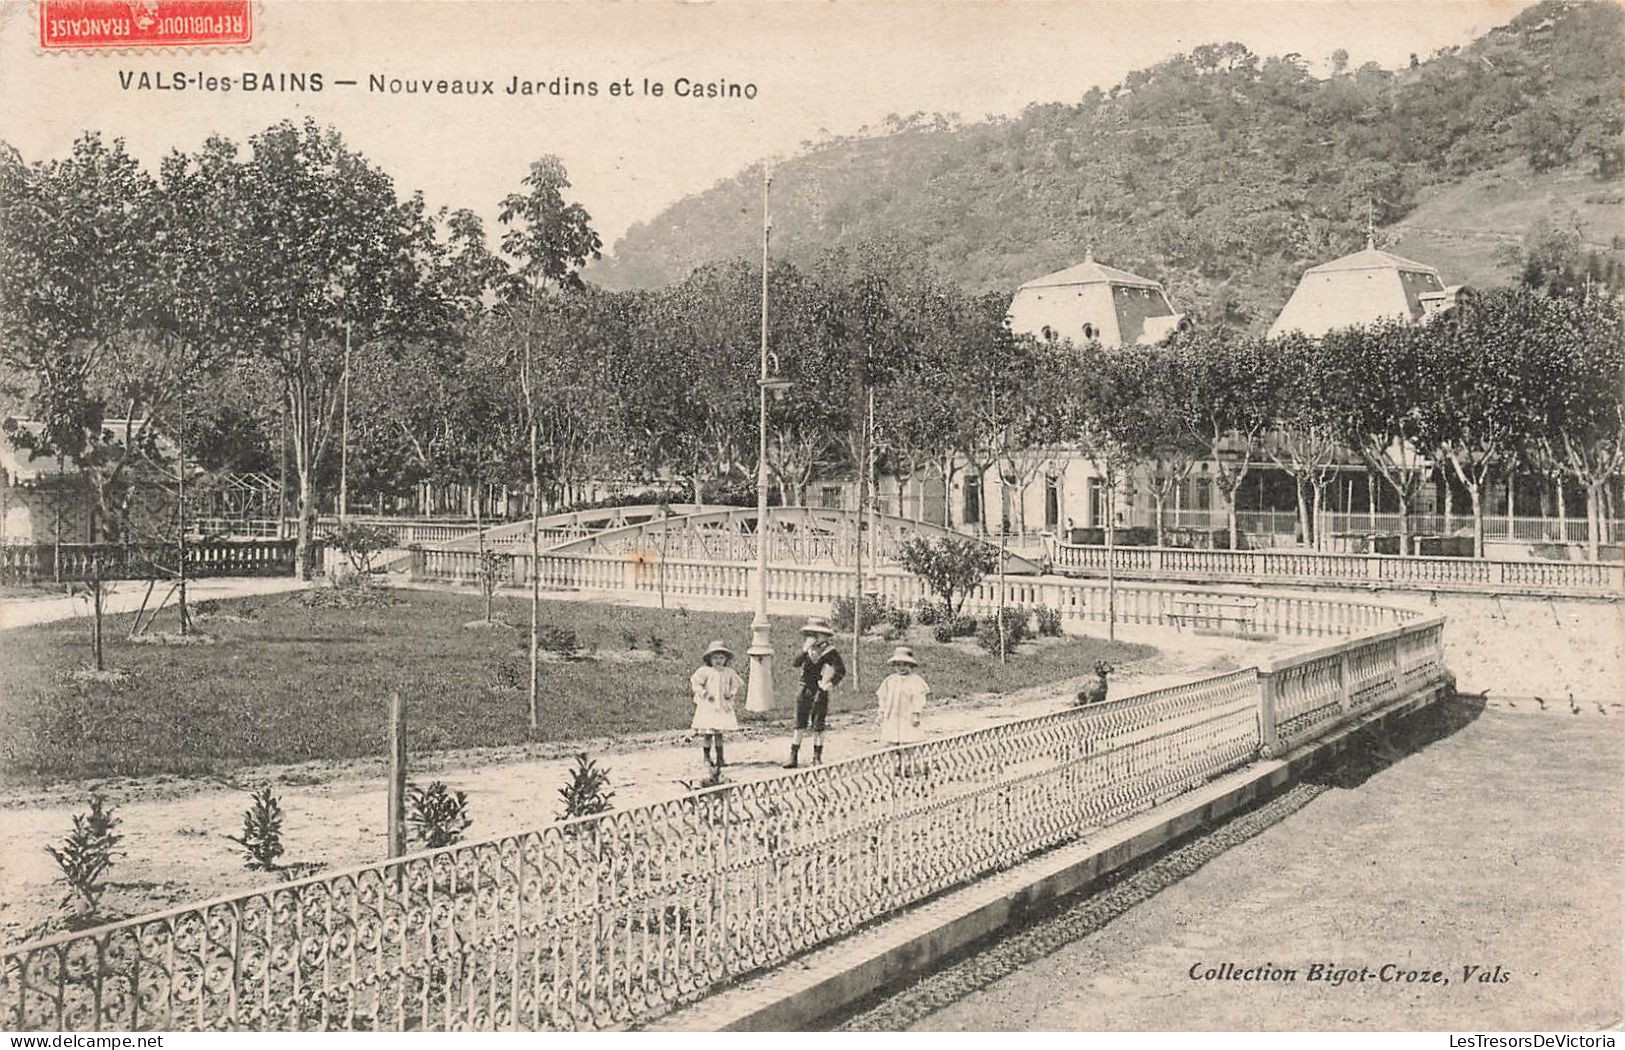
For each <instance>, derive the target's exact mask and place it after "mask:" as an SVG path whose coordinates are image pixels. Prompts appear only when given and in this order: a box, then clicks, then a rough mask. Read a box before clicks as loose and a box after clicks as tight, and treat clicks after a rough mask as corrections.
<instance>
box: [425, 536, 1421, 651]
mask: <svg viewBox="0 0 1625 1050" xmlns="http://www.w3.org/2000/svg"><path fill="white" fill-rule="evenodd" d="M501 557H503V558H504V559H506V560H505V562H504V568H503V570H502V572H501V574H500V578H501V579H503V580H504V581H511V582H512V583H514V584H526V583H528V582H529V580H530V564H531V558H530V555H529V554H528V553H523V554H519V553H512V552H504V553H503V554H502V555H501ZM541 566H542V567H541V582H542V585H543V586H544V587H547V588H552V589H571V590H593V591H630V592H636V593H643V594H654V593H656V592H658V591H660V590H661V589H662V588H664V589H665V592H666V593H667V594H668V595H669V596H672V597H675V598H683V597H700V598H732V599H744V598H749V597H750V596H751V595H752V594H753V593H754V592H753V591H752V590H751V588H752V586H753V580H754V577H755V571H756V570H755V567H754V566H751V565H746V564H740V563H719V562H709V561H665V562H660V561H656V560H648V559H642V558H638V557H628V556H625V555H613V554H544V555H543V556H542V562H541ZM411 576H412V578H413V579H415V580H439V581H444V582H451V583H474V582H477V580H478V578H479V558H478V556H477V555H476V554H475V553H474V552H472V551H461V550H458V551H448V550H429V549H424V550H418V551H413V552H412V565H411ZM864 582H865V587H866V589H867V590H868V591H870V592H871V593H874V594H880V595H885V596H887V597H890V598H892V599H894V600H896V601H897V602H899V603H901V604H902V605H904V606H905V607H906V606H912V605H913V604H914V603H915V602H916V601H918V600H919V599H921V598H925V597H928V594H929V592H928V591H927V590H926V588H925V585H924V584H922V583H921V582H920V580H919V578H918V577H916V576H914V575H912V574H910V573H906V572H903V571H901V570H898V569H891V568H883V569H876V570H874V571H872V572H870V573H868V574H867V575H866V576H865V578H864ZM767 586H768V598H769V599H770V600H772V601H775V602H795V603H799V604H806V605H827V604H828V603H830V602H832V601H834V600H835V599H836V598H844V597H848V596H850V595H851V593H852V574H851V573H850V572H846V571H843V570H840V569H835V568H829V567H818V566H801V565H774V566H770V567H769V569H768V584H767ZM1116 591H1117V593H1116V599H1115V618H1116V621H1117V622H1118V623H1129V624H1145V625H1148V626H1163V627H1169V626H1176V625H1177V624H1178V622H1179V621H1178V617H1179V615H1180V614H1181V612H1182V611H1184V610H1182V608H1181V602H1182V601H1187V602H1188V601H1189V600H1190V599H1192V598H1201V597H1204V596H1208V597H1214V596H1221V595H1233V594H1236V593H1238V592H1237V591H1236V590H1235V589H1229V590H1227V589H1225V588H1223V587H1201V586H1190V585H1179V584H1161V583H1155V582H1150V581H1144V580H1123V581H1119V583H1118V585H1117V588H1116ZM1239 593H1245V594H1246V595H1247V596H1248V597H1250V598H1252V599H1254V603H1253V605H1252V606H1251V608H1250V610H1249V611H1248V613H1247V617H1248V618H1247V619H1246V621H1245V622H1243V623H1240V624H1239V626H1240V627H1241V628H1242V629H1244V630H1247V631H1249V632H1251V633H1257V634H1291V635H1311V636H1319V635H1340V634H1348V633H1350V632H1352V631H1366V630H1372V629H1375V628H1378V627H1384V626H1393V625H1395V624H1398V623H1400V622H1402V619H1403V617H1405V616H1407V615H1410V614H1408V613H1406V612H1403V611H1400V610H1396V609H1394V608H1393V607H1391V606H1387V605H1382V604H1378V603H1375V602H1370V601H1360V600H1358V599H1353V598H1343V597H1330V596H1326V595H1308V594H1305V595H1294V594H1260V593H1255V592H1252V591H1246V592H1239ZM1005 601H1006V602H1007V603H1009V604H1020V605H1027V606H1035V605H1047V606H1049V607H1051V608H1053V609H1057V610H1059V611H1060V614H1061V616H1062V618H1063V619H1065V620H1075V621H1079V622H1094V623H1104V622H1106V618H1107V608H1108V600H1107V585H1106V581H1105V580H1096V579H1087V578H1079V577H1068V576H1011V577H1009V578H1008V579H1007V581H1006V583H1005ZM998 605H999V585H998V582H997V581H996V580H992V579H989V580H984V581H983V582H982V583H981V585H980V586H978V587H976V588H975V589H973V590H972V591H971V593H970V594H969V595H968V596H967V597H966V599H965V609H966V611H968V612H971V613H983V612H990V611H992V610H994V609H996V608H997V607H998Z"/></svg>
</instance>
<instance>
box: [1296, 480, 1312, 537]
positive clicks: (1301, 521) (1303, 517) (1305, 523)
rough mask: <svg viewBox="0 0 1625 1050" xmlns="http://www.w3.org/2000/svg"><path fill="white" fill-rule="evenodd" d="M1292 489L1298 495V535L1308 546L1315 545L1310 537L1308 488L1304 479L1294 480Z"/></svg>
mask: <svg viewBox="0 0 1625 1050" xmlns="http://www.w3.org/2000/svg"><path fill="white" fill-rule="evenodd" d="M1292 488H1293V490H1294V491H1295V492H1296V493H1297V495H1298V535H1299V537H1301V540H1302V542H1303V543H1304V544H1305V545H1306V546H1310V545H1312V544H1313V540H1312V538H1311V537H1310V535H1309V501H1308V500H1306V499H1305V498H1304V489H1305V488H1306V486H1305V484H1304V481H1303V479H1302V478H1293V479H1292Z"/></svg>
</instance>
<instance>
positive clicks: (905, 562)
mask: <svg viewBox="0 0 1625 1050" xmlns="http://www.w3.org/2000/svg"><path fill="white" fill-rule="evenodd" d="M897 561H898V563H899V564H900V565H902V566H903V568H905V569H907V570H908V571H909V572H911V573H913V574H914V575H916V576H918V577H919V578H920V579H922V580H924V581H925V585H926V586H927V587H930V588H931V591H932V593H933V594H936V595H937V596H938V597H940V598H941V599H942V601H943V604H945V605H947V606H948V608H950V609H952V610H954V611H955V612H958V611H959V609H960V608H961V607H963V606H964V604H965V598H966V597H967V596H968V595H969V594H970V592H971V591H973V590H975V588H976V585H977V584H979V583H981V582H982V579H983V577H985V576H986V575H987V574H988V573H990V572H992V571H993V570H994V569H996V568H998V551H996V550H995V549H994V548H993V547H991V546H990V545H988V544H987V543H984V542H982V541H981V540H978V539H974V538H972V537H969V536H944V537H941V538H939V539H935V540H927V539H925V538H924V537H921V536H911V537H909V538H908V539H906V540H904V541H903V543H902V546H901V547H899V548H898V551H897ZM956 594H957V595H958V596H959V601H958V602H957V603H956V602H955V601H954V595H956Z"/></svg>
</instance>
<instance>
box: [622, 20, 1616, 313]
mask: <svg viewBox="0 0 1625 1050" xmlns="http://www.w3.org/2000/svg"><path fill="white" fill-rule="evenodd" d="M1332 61H1333V65H1334V67H1335V71H1334V72H1333V73H1332V74H1331V75H1330V76H1327V77H1325V78H1317V77H1315V76H1312V75H1311V74H1310V73H1309V72H1308V69H1307V64H1306V62H1305V60H1304V59H1303V57H1302V56H1299V55H1295V54H1288V55H1282V56H1271V57H1261V56H1257V55H1254V54H1252V53H1251V52H1249V51H1248V50H1247V49H1245V48H1244V47H1242V46H1241V45H1239V44H1234V43H1229V44H1214V45H1207V46H1203V47H1198V48H1196V49H1194V50H1193V51H1192V52H1190V53H1189V54H1182V55H1177V56H1175V57H1173V58H1171V59H1169V60H1168V61H1166V62H1163V63H1162V64H1160V65H1158V66H1156V67H1154V68H1151V69H1147V70H1143V71H1139V72H1136V73H1133V74H1131V75H1130V76H1129V77H1127V78H1126V79H1125V80H1124V82H1123V83H1122V84H1119V85H1117V86H1116V87H1114V88H1112V89H1111V90H1110V91H1104V92H1103V91H1099V90H1094V91H1091V92H1090V93H1089V94H1088V95H1086V96H1085V97H1084V98H1083V99H1081V100H1080V101H1079V102H1078V103H1077V104H1075V105H1063V104H1047V105H1034V106H1031V107H1029V108H1028V109H1027V110H1026V111H1025V112H1024V113H1022V114H1021V115H1020V116H1017V117H1012V118H1008V119H1002V120H995V121H990V122H983V123H976V124H967V125H958V124H956V123H955V122H953V121H952V120H950V119H947V118H941V117H928V116H926V115H923V114H917V115H915V116H913V117H909V118H895V119H893V120H892V121H891V122H890V125H891V126H890V129H889V130H888V131H887V132H886V133H884V134H880V135H876V136H873V137H863V138H846V139H837V140H833V141H830V142H827V143H824V144H821V145H818V146H815V147H812V148H811V149H810V150H809V151H808V152H806V153H805V154H803V155H802V156H800V157H797V158H796V159H794V160H792V161H790V162H788V163H786V164H785V165H783V166H782V167H781V168H780V169H779V170H778V171H777V172H776V173H775V180H774V206H773V211H774V219H775V233H774V243H775V248H776V250H777V252H782V253H783V254H785V255H787V256H788V257H790V258H791V259H794V260H797V261H807V260H810V259H811V258H812V257H814V256H815V254H816V253H817V252H818V251H819V250H821V249H823V248H826V247H829V246H832V245H851V244H856V243H859V242H862V241H866V240H875V239H896V240H900V241H903V242H905V243H908V244H911V245H914V246H917V247H918V248H920V249H921V250H923V251H924V252H925V253H926V255H927V257H928V258H929V259H930V260H931V261H932V262H933V263H934V264H935V265H936V266H938V267H939V268H941V270H942V271H943V272H944V273H946V274H947V275H949V276H951V277H952V278H954V279H956V280H958V281H959V282H961V283H963V284H964V285H965V286H967V288H969V289H971V290H977V291H981V290H997V291H1004V292H1008V291H1009V290H1011V289H1013V288H1014V287H1015V286H1016V285H1018V284H1020V283H1021V282H1022V281H1024V280H1027V279H1029V278H1031V277H1034V276H1037V275H1040V274H1043V273H1046V272H1049V271H1051V270H1055V269H1059V268H1061V267H1063V266H1066V265H1069V264H1071V263H1074V262H1077V261H1078V260H1080V259H1081V258H1082V256H1083V253H1084V251H1085V248H1086V247H1087V246H1088V245H1090V244H1092V245H1093V246H1094V248H1095V251H1096V254H1097V255H1099V256H1100V257H1102V258H1104V259H1109V260H1110V261H1111V262H1112V263H1113V264H1115V265H1118V266H1124V267H1126V268H1129V269H1133V270H1136V271H1138V272H1141V273H1145V274H1147V275H1149V276H1155V277H1157V278H1159V279H1161V280H1163V281H1164V282H1165V283H1166V284H1167V285H1168V286H1169V291H1170V292H1171V293H1172V294H1173V296H1174V297H1175V299H1176V301H1178V302H1179V303H1180V304H1181V305H1182V306H1183V307H1184V308H1186V309H1193V310H1195V311H1197V312H1199V313H1201V314H1203V315H1204V316H1206V317H1209V318H1211V319H1214V320H1219V319H1223V320H1226V321H1229V322H1231V323H1234V324H1239V325H1244V326H1258V325H1261V324H1264V323H1267V322H1268V320H1269V318H1271V317H1272V316H1273V315H1274V313H1275V311H1276V310H1277V309H1278V308H1279V306H1280V305H1281V303H1282V302H1284V300H1285V298H1286V296H1287V295H1288V294H1289V293H1290V291H1291V289H1292V286H1293V284H1294V283H1295V281H1296V279H1297V276H1298V274H1299V273H1300V272H1301V271H1302V269H1303V268H1304V267H1305V266H1308V265H1312V264H1314V263H1316V262H1321V261H1324V260H1325V259H1327V258H1329V257H1332V256H1334V255H1337V254H1339V253H1342V252H1344V251H1347V250H1352V249H1353V248H1356V247H1358V246H1359V245H1360V243H1361V242H1362V241H1363V239H1364V237H1365V230H1366V224H1367V216H1368V208H1369V209H1370V212H1371V213H1372V214H1373V218H1374V220H1375V223H1376V225H1377V226H1378V227H1379V241H1387V242H1398V243H1397V244H1396V247H1399V248H1405V247H1408V246H1415V247H1414V251H1415V252H1416V253H1418V254H1425V253H1426V251H1425V250H1426V249H1427V248H1428V247H1429V246H1438V245H1446V246H1447V248H1448V250H1447V251H1445V252H1444V254H1445V255H1446V256H1448V258H1446V259H1440V260H1438V262H1439V264H1440V265H1441V267H1442V268H1444V269H1446V273H1445V276H1446V278H1447V279H1448V280H1458V279H1461V278H1462V277H1463V276H1465V277H1467V278H1468V279H1472V280H1479V281H1482V280H1483V279H1484V278H1485V277H1486V276H1492V275H1497V274H1500V275H1504V276H1506V277H1507V278H1508V279H1510V278H1511V277H1513V276H1515V275H1516V273H1517V272H1518V269H1519V267H1520V266H1521V261H1520V260H1519V259H1518V258H1517V256H1518V253H1519V251H1520V250H1521V249H1522V247H1523V245H1522V241H1523V240H1524V239H1525V238H1526V237H1527V235H1528V234H1529V232H1530V227H1531V225H1539V224H1543V226H1542V228H1543V229H1548V230H1556V231H1559V232H1562V231H1569V234H1565V235H1566V236H1568V239H1569V240H1570V241H1577V242H1578V243H1579V245H1580V248H1581V251H1582V253H1583V254H1585V253H1590V252H1593V251H1595V252H1597V253H1598V255H1599V260H1600V261H1601V262H1602V263H1604V264H1606V263H1607V262H1608V261H1609V259H1610V257H1612V259H1613V261H1614V262H1616V263H1617V262H1618V251H1617V250H1618V248H1619V247H1620V241H1619V240H1618V239H1617V237H1618V234H1619V232H1620V231H1619V230H1618V229H1617V228H1615V229H1608V228H1606V225H1605V224H1604V225H1599V223H1598V221H1597V217H1598V216H1597V213H1598V212H1599V209H1606V214H1611V215H1614V216H1616V217H1617V214H1618V208H1617V201H1618V200H1619V196H1620V186H1621V183H1620V176H1621V173H1622V170H1625V151H1622V140H1621V135H1622V132H1625V14H1622V11H1621V9H1620V8H1619V7H1618V6H1616V5H1614V4H1610V3H1580V2H1573V0H1547V2H1545V3H1542V4H1539V5H1538V6H1536V7H1533V8H1531V9H1529V10H1527V11H1525V12H1523V13H1522V14H1520V15H1519V16H1518V17H1517V18H1515V19H1514V20H1513V21H1512V22H1511V23H1510V24H1509V25H1506V26H1503V27H1501V28H1498V29H1495V30H1493V31H1491V32H1490V33H1488V34H1486V35H1485V36H1483V37H1481V38H1479V39H1478V40H1476V41H1474V42H1473V43H1471V44H1470V45H1468V46H1466V47H1462V48H1455V49H1450V50H1447V51H1443V52H1440V53H1438V54H1435V55H1433V56H1431V57H1427V58H1417V57H1414V56H1413V58H1412V60H1411V62H1410V63H1409V65H1408V68H1403V69H1399V70H1388V69H1383V68H1380V67H1378V66H1376V65H1375V64H1368V65H1365V66H1362V67H1360V68H1357V69H1351V68H1347V61H1346V56H1345V55H1343V54H1341V53H1340V54H1338V55H1334V56H1332ZM760 177H761V173H760V169H755V170H748V171H742V172H740V173H739V174H738V175H736V176H735V177H734V178H732V179H730V180H727V181H725V182H722V183H720V184H718V185H717V186H716V187H714V188H712V189H711V190H709V191H707V192H705V193H701V194H698V195H695V196H692V197H689V198H686V199H684V200H682V201H680V202H678V203H677V204H675V205H673V206H672V207H670V208H668V209H667V210H666V211H665V212H663V213H662V214H661V215H659V216H657V217H656V218H655V219H653V220H651V221H650V222H648V223H645V224H641V225H638V226H634V227H633V228H632V229H631V230H630V231H628V233H627V235H626V236H625V237H624V238H623V239H622V240H621V241H620V242H618V243H617V244H616V246H615V249H614V253H613V257H612V258H611V259H609V260H607V261H606V262H605V263H604V264H603V265H601V266H598V267H595V268H594V269H593V271H592V274H591V276H592V277H593V279H595V280H597V281H599V282H600V283H602V284H604V285H606V286H608V287H615V288H625V287H653V286H658V285H663V284H666V283H669V282H672V281H675V280H679V279H681V278H682V277H683V276H685V275H686V274H687V273H688V272H689V271H690V270H691V269H693V268H694V267H696V266H699V265H702V264H704V263H707V262H713V261H716V260H720V259H726V258H732V257H736V256H746V257H749V256H752V255H754V254H755V253H756V252H757V251H759V250H760V249H759V240H758V238H759V232H758V229H757V226H756V221H757V219H756V217H757V216H758V215H759V207H760V205H759V203H758V201H759V194H760ZM1475 179H1477V180H1480V181H1482V180H1485V179H1490V181H1491V182H1492V183H1493V185H1494V187H1495V188H1496V192H1495V196H1496V200H1497V202H1498V204H1497V209H1496V210H1493V214H1492V213H1491V212H1490V211H1488V210H1487V211H1486V214H1485V216H1484V217H1483V220H1482V221H1481V220H1480V219H1479V217H1477V216H1475V215H1474V214H1473V211H1474V206H1475V203H1476V202H1477V201H1479V200H1481V199H1487V195H1485V194H1480V193H1476V192H1465V193H1462V194H1458V195H1457V197H1459V198H1460V199H1459V200H1458V199H1455V198H1452V197H1451V196H1450V192H1449V191H1450V190H1451V189H1452V188H1453V187H1456V186H1458V185H1459V186H1462V187H1463V188H1464V189H1467V188H1470V187H1471V186H1473V185H1474V182H1473V180H1475ZM1576 187H1578V189H1577V190H1576ZM1440 201H1442V202H1443V203H1442V204H1439V207H1440V208H1441V209H1442V211H1443V212H1444V213H1445V214H1447V215H1448V216H1449V223H1450V224H1454V225H1449V224H1447V225H1443V226H1441V225H1439V224H1436V223H1435V224H1430V223H1429V222H1425V221H1424V222H1416V221H1413V222H1411V223H1409V224H1408V225H1397V228H1395V229H1394V230H1393V231H1392V233H1391V234H1388V228H1390V227H1396V224H1402V223H1403V222H1404V220H1407V219H1410V218H1413V217H1414V216H1415V214H1416V213H1417V210H1418V205H1419V202H1423V203H1426V202H1440ZM1610 202H1612V203H1613V204H1614V205H1616V206H1613V207H1609V204H1610ZM1571 206H1578V207H1579V208H1580V210H1582V211H1586V212H1587V214H1586V215H1584V216H1581V215H1578V214H1573V215H1571V214H1569V213H1570V212H1571V211H1573V210H1574V208H1573V207H1571ZM1553 210H1555V212H1556V213H1555V214H1554V213H1551V212H1552V211H1553ZM1615 221H1616V223H1617V218H1616V220H1615ZM1577 226H1578V227H1579V229H1578V230H1577V231H1575V229H1574V228H1575V227H1577ZM1385 235H1386V236H1385ZM1451 265H1457V266H1460V267H1461V268H1462V269H1463V270H1466V271H1468V272H1467V273H1466V274H1461V275H1458V274H1453V273H1451V272H1450V269H1449V268H1450V266H1451Z"/></svg>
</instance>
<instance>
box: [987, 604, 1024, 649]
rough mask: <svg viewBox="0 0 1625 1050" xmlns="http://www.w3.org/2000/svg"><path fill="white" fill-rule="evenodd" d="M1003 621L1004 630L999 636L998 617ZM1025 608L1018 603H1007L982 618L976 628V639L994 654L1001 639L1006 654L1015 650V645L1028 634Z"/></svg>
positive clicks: (1022, 640)
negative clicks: (1002, 607)
mask: <svg viewBox="0 0 1625 1050" xmlns="http://www.w3.org/2000/svg"><path fill="white" fill-rule="evenodd" d="M1001 618H1002V619H1003V621H1004V631H1003V636H1002V638H1001V634H1000V631H999V621H1000V619H1001ZM1027 618H1028V615H1027V610H1026V609H1025V608H1024V607H1022V606H1020V605H1007V606H1005V607H1004V609H1002V610H1001V611H1000V612H998V613H994V614H993V615H991V616H987V617H985V618H983V620H982V622H981V623H980V624H979V625H978V626H977V628H976V640H977V641H978V642H980V643H981V646H982V648H983V649H986V650H987V651H988V652H989V653H992V654H993V655H994V656H998V655H999V646H1000V643H1001V641H1002V643H1003V646H1004V652H1005V653H1006V654H1009V653H1013V652H1015V651H1016V646H1018V645H1020V644H1021V643H1022V642H1024V641H1026V640H1027V638H1028V636H1029V631H1028V627H1027Z"/></svg>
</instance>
